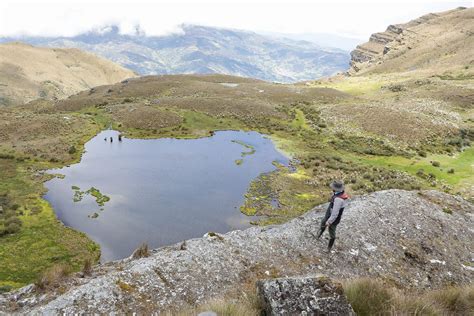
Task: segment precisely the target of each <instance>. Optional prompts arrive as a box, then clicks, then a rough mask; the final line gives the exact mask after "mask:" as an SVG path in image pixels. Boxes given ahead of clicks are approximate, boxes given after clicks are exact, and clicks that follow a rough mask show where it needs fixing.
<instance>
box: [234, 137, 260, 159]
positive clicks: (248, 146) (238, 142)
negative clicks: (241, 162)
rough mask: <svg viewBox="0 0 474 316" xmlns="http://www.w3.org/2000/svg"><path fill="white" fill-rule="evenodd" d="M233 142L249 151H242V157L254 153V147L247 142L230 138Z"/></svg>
mask: <svg viewBox="0 0 474 316" xmlns="http://www.w3.org/2000/svg"><path fill="white" fill-rule="evenodd" d="M232 142H233V143H236V144H239V145H241V146H244V147H245V148H247V149H249V151H243V152H242V157H245V156H248V155H253V154H255V152H256V150H255V147H254V146H252V145H249V144H246V143H244V142H243V141H240V140H232Z"/></svg>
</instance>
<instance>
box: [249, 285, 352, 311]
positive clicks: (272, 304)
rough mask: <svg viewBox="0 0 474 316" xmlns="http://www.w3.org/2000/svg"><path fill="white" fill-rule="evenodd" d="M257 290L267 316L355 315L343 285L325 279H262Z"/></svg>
mask: <svg viewBox="0 0 474 316" xmlns="http://www.w3.org/2000/svg"><path fill="white" fill-rule="evenodd" d="M257 290H258V295H259V298H260V300H261V302H262V307H263V309H264V311H265V314H266V315H355V313H354V310H353V309H352V306H351V305H350V304H349V302H348V301H347V298H346V296H345V295H344V290H343V288H342V285H341V284H339V283H335V282H333V281H332V280H331V279H329V278H326V277H306V278H281V279H271V280H262V281H259V282H258V283H257Z"/></svg>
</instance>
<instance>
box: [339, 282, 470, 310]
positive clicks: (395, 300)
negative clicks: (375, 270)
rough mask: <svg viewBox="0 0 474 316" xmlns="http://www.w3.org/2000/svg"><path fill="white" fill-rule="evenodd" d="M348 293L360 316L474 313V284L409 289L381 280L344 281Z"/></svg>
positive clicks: (353, 306)
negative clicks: (416, 289) (425, 290)
mask: <svg viewBox="0 0 474 316" xmlns="http://www.w3.org/2000/svg"><path fill="white" fill-rule="evenodd" d="M344 292H345V294H346V296H347V299H348V300H349V303H351V305H352V308H353V309H354V311H355V312H356V314H357V315H359V316H360V315H474V285H467V286H457V287H453V286H451V287H447V288H443V289H439V290H434V291H427V292H425V293H423V292H408V291H402V290H399V289H396V288H394V287H392V286H390V285H387V284H385V283H384V282H383V281H381V280H378V279H369V278H361V279H354V280H349V281H346V282H345V283H344Z"/></svg>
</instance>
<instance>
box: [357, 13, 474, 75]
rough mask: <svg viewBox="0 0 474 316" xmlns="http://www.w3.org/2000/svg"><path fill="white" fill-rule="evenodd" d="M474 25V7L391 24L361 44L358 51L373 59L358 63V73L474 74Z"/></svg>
mask: <svg viewBox="0 0 474 316" xmlns="http://www.w3.org/2000/svg"><path fill="white" fill-rule="evenodd" d="M473 29H474V8H463V9H454V10H450V11H445V12H439V13H430V14H427V15H425V16H422V17H420V18H418V19H415V20H413V21H410V22H408V23H405V24H397V25H395V26H391V27H389V29H387V31H385V32H380V33H375V34H373V35H372V40H371V41H369V42H367V43H364V44H362V45H359V46H358V49H357V52H361V53H363V54H365V55H367V56H370V57H371V58H372V59H371V61H370V62H369V63H368V64H367V63H366V62H365V63H364V62H362V63H360V62H358V63H355V67H357V68H359V69H360V70H359V71H358V72H357V74H366V73H390V72H405V71H409V72H421V73H424V74H425V75H443V74H444V75H451V76H454V77H457V76H463V77H465V76H468V77H472V76H473V75H474V72H473V67H472V62H473V60H474V51H473V49H472V48H473V47H474V37H473V36H472V30H473ZM401 30H403V31H402V32H401V33H400V34H397V32H400V31H401ZM466 67H467V68H466Z"/></svg>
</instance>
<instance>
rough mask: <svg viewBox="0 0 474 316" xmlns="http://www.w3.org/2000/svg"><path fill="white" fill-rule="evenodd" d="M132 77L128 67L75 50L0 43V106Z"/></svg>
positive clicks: (74, 91) (56, 95) (60, 95)
mask: <svg viewBox="0 0 474 316" xmlns="http://www.w3.org/2000/svg"><path fill="white" fill-rule="evenodd" d="M134 76H135V74H134V73H133V72H132V71H131V70H128V69H125V68H123V67H122V66H119V65H117V64H115V63H113V62H111V61H108V60H105V59H102V58H99V57H97V56H95V55H93V54H90V53H86V52H82V51H80V50H78V49H55V48H54V49H53V48H41V47H34V46H31V45H26V44H22V43H6V44H1V45H0V105H1V104H7V105H8V104H13V105H14V104H21V103H24V102H28V101H31V100H34V99H37V98H40V97H41V98H46V99H55V98H59V99H60V98H64V97H67V96H69V95H72V94H75V93H77V92H79V91H81V90H85V89H88V88H91V87H94V86H98V85H104V84H112V83H116V82H119V81H121V80H123V79H126V78H129V77H134Z"/></svg>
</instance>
